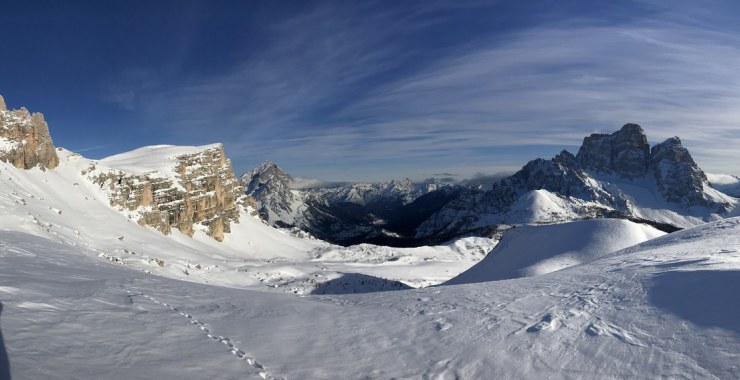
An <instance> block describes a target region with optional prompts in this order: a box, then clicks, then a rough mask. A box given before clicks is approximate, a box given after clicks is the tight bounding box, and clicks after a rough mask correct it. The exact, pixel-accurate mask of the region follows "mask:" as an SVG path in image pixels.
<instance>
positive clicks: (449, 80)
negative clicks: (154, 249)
mask: <svg viewBox="0 0 740 380" xmlns="http://www.w3.org/2000/svg"><path fill="white" fill-rule="evenodd" d="M1 8H2V12H0V35H2V36H3V43H2V45H1V46H2V47H1V48H0V49H2V52H3V53H2V56H0V94H2V95H3V96H5V98H6V101H7V103H8V105H9V106H10V107H20V106H27V107H28V108H29V109H30V110H31V111H41V112H43V113H44V114H45V115H46V118H47V121H48V122H49V124H50V128H51V131H52V135H53V138H54V140H55V143H56V144H57V145H59V146H64V147H67V148H69V149H71V150H75V151H79V152H81V153H83V155H85V156H87V157H90V158H100V157H105V156H108V155H111V154H115V153H119V152H123V151H127V150H131V149H134V148H137V147H139V146H143V145H152V144H177V145H203V144H207V143H212V142H223V143H224V144H225V146H226V150H227V154H228V155H229V157H231V159H232V161H233V164H234V168H235V171H236V172H237V173H240V172H243V171H246V170H248V169H249V168H251V167H253V166H255V165H257V164H258V163H259V162H260V161H262V160H265V159H270V160H273V161H275V162H276V163H278V164H279V165H280V166H282V167H283V168H285V169H286V170H287V171H288V172H289V173H291V174H292V175H294V176H299V177H314V178H322V179H326V180H350V181H374V180H384V179H391V178H400V177H409V178H412V179H423V178H427V177H430V176H433V175H434V174H435V173H452V174H455V175H457V176H458V177H459V178H465V177H470V176H474V175H476V174H478V173H483V174H492V173H498V172H505V171H515V170H517V169H519V168H521V166H523V165H524V164H525V163H526V162H527V161H528V160H530V159H533V158H536V157H544V158H549V157H552V156H553V155H554V154H556V153H557V152H558V151H560V150H561V149H563V148H567V149H569V150H571V151H572V152H574V153H575V151H576V150H577V147H578V145H580V142H581V141H582V139H583V137H584V136H586V135H588V134H590V133H595V132H601V133H607V132H613V131H615V130H617V129H619V127H621V125H622V124H624V123H626V122H636V123H639V124H640V125H642V126H643V128H645V130H646V131H647V134H648V138H649V140H650V141H651V143H656V142H660V141H662V140H664V139H666V138H668V137H671V136H674V135H677V136H680V137H681V138H682V140H683V141H684V145H686V146H687V147H688V148H689V150H690V151H691V152H692V154H693V156H694V158H695V160H697V162H698V163H699V165H700V166H702V167H703V168H704V169H705V170H706V171H710V172H722V173H728V174H735V175H738V174H740V167H739V165H738V163H740V149H738V147H740V69H738V68H740V23H737V21H736V18H737V15H740V3H738V2H734V1H714V0H707V1H702V2H696V1H682V0H678V1H670V2H667V1H657V0H655V1H652V0H645V1H618V2H615V1H522V2H513V1H459V0H457V1H435V0H429V1H418V2H412V1H364V2H353V1H333V2H330V1H327V2H322V1H308V2H299V1H139V0H134V1H106V0H101V1H94V0H90V1H69V2H57V1H23V2H10V1H3V4H2V7H1Z"/></svg>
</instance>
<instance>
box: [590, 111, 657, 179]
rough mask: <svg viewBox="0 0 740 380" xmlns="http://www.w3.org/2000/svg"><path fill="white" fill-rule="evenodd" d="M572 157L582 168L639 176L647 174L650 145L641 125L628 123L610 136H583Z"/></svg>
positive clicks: (598, 171) (626, 176)
mask: <svg viewBox="0 0 740 380" xmlns="http://www.w3.org/2000/svg"><path fill="white" fill-rule="evenodd" d="M576 159H577V160H578V163H579V164H580V165H581V166H582V167H583V168H584V169H586V170H589V171H592V172H594V173H604V174H612V173H615V174H617V175H619V176H620V177H622V178H630V179H631V178H639V177H644V176H645V174H647V171H648V165H649V163H650V145H648V142H647V136H646V135H645V131H643V129H642V127H640V126H639V125H637V124H633V123H628V124H625V125H624V126H623V127H622V128H621V129H620V130H619V131H617V132H614V133H612V134H610V135H609V134H592V135H591V136H588V137H585V138H584V139H583V144H582V145H581V148H580V149H579V150H578V155H577V156H576Z"/></svg>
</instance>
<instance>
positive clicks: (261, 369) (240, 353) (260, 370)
mask: <svg viewBox="0 0 740 380" xmlns="http://www.w3.org/2000/svg"><path fill="white" fill-rule="evenodd" d="M126 292H127V293H128V294H129V297H130V298H133V297H135V296H141V297H144V298H146V299H148V300H150V301H152V302H154V303H156V304H157V305H160V306H163V307H165V308H168V309H170V310H171V311H172V312H173V313H178V314H180V315H181V316H182V317H184V318H186V319H187V321H188V322H189V323H190V324H192V325H193V326H195V327H197V328H199V329H200V330H201V332H202V333H204V334H205V336H207V337H208V338H209V339H211V340H213V341H216V342H219V343H223V344H224V345H225V346H226V347H227V348H228V349H229V351H228V352H230V353H231V354H232V355H234V356H236V358H237V359H239V360H243V361H245V362H246V363H247V364H248V365H249V366H250V367H252V368H253V369H254V370H256V371H257V374H256V375H258V376H259V377H260V378H262V379H268V380H272V379H274V380H279V379H282V378H280V377H276V376H274V375H271V374H269V373H268V372H267V371H266V369H265V366H263V365H262V364H260V363H259V362H258V361H257V360H256V359H254V358H253V357H250V356H248V355H247V354H246V353H245V352H244V350H242V349H240V348H239V347H237V346H235V345H234V344H233V343H232V342H231V339H230V338H228V337H225V336H222V335H216V334H215V333H213V332H212V331H211V330H210V329H208V328H207V327H206V325H205V323H203V322H201V321H199V320H198V319H195V318H194V317H193V316H192V315H191V314H189V313H186V312H184V311H182V310H180V309H179V308H176V307H175V306H173V305H171V304H169V303H167V302H163V301H160V300H158V299H156V298H154V297H152V296H150V295H148V294H145V293H141V292H133V291H131V290H128V289H126Z"/></svg>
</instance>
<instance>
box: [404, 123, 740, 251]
mask: <svg viewBox="0 0 740 380" xmlns="http://www.w3.org/2000/svg"><path fill="white" fill-rule="evenodd" d="M736 205H737V200H736V199H734V198H732V197H729V196H727V195H726V194H723V193H721V192H719V191H717V190H715V189H714V188H712V186H710V185H709V183H708V181H707V177H706V175H705V174H704V172H703V171H702V170H701V169H700V168H699V167H698V165H697V164H696V162H694V160H693V158H692V157H691V155H690V154H689V151H688V150H687V149H686V148H685V147H684V146H683V145H682V143H681V140H680V139H679V138H678V137H672V138H669V139H667V140H665V141H664V142H662V143H660V144H657V145H655V146H653V147H652V148H650V147H649V145H648V143H647V136H646V135H645V132H644V130H643V129H642V128H641V127H640V126H639V125H637V124H625V125H624V126H623V127H622V128H621V129H620V130H619V131H617V132H614V133H612V134H593V135H591V136H588V137H586V138H584V140H583V144H582V145H581V147H580V149H579V150H578V153H577V155H573V154H571V153H569V152H567V151H562V152H561V153H560V154H558V155H557V156H555V157H554V158H553V159H551V160H544V159H536V160H533V161H530V162H529V163H527V164H526V165H525V166H524V167H523V168H522V169H521V170H520V171H518V172H517V173H515V174H514V175H512V176H510V177H507V178H504V179H502V180H501V181H500V182H498V183H496V184H495V185H494V186H493V188H492V189H491V190H488V191H480V190H478V191H476V190H471V191H466V192H462V193H460V195H459V197H457V198H456V199H453V200H452V201H450V203H448V204H447V205H445V206H444V207H443V208H442V209H441V210H439V211H438V212H437V213H435V214H434V215H432V216H431V217H430V218H429V219H427V220H426V221H424V223H422V224H421V225H420V226H419V227H418V228H417V230H416V237H417V238H423V237H426V236H435V235H440V234H441V235H447V236H457V235H459V234H462V233H466V232H470V231H476V230H478V229H480V228H483V227H486V226H490V225H495V224H513V223H552V222H562V221H568V220H577V219H587V218H599V217H621V218H631V219H633V220H643V221H648V222H652V223H657V224H660V225H666V227H669V228H670V226H673V228H672V229H675V228H683V227H689V226H694V225H698V224H701V223H704V222H706V221H709V220H716V219H719V218H722V217H726V216H730V215H733V210H736ZM734 212H736V211H734Z"/></svg>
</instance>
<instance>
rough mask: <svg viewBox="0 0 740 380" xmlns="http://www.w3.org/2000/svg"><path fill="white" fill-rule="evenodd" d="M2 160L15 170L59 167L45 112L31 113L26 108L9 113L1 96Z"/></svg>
mask: <svg viewBox="0 0 740 380" xmlns="http://www.w3.org/2000/svg"><path fill="white" fill-rule="evenodd" d="M0 160H2V161H5V162H9V163H11V164H13V165H14V166H15V167H18V168H22V169H31V168H33V167H36V166H38V167H39V168H41V169H42V170H45V169H53V168H55V167H57V165H59V157H58V156H57V153H56V149H55V148H54V143H53V142H52V141H51V136H50V135H49V126H48V125H47V124H46V121H45V120H44V115H42V114H41V113H38V112H37V113H33V114H31V113H30V112H28V110H27V109H26V108H23V107H21V109H19V110H13V111H8V109H7V107H6V105H5V100H4V99H3V98H2V97H0Z"/></svg>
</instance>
